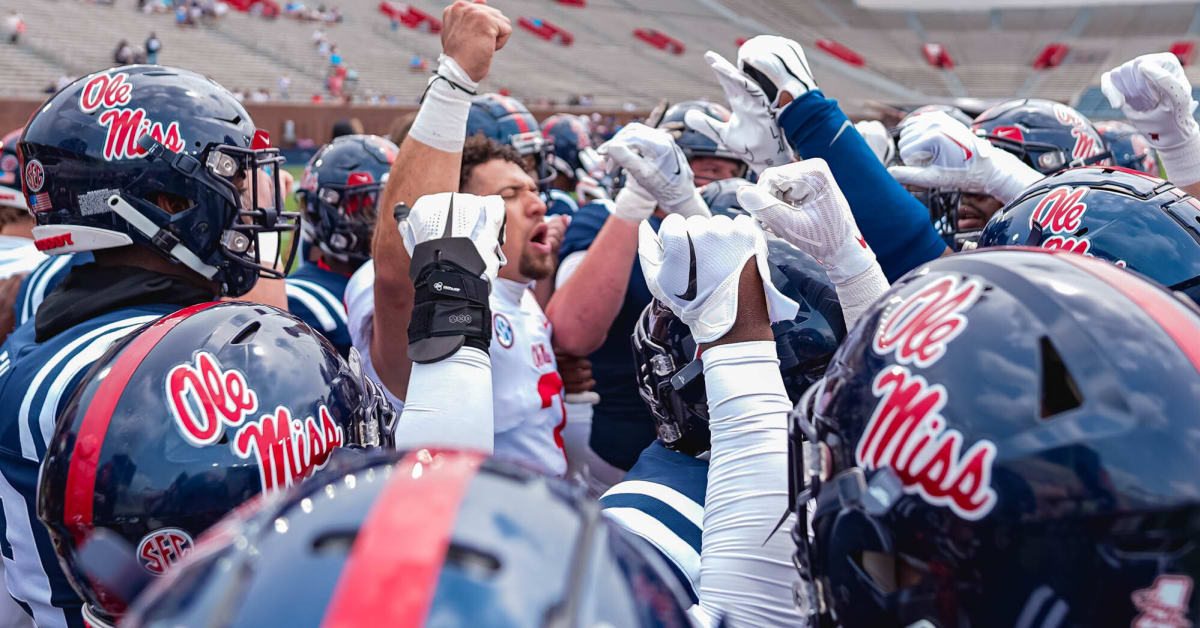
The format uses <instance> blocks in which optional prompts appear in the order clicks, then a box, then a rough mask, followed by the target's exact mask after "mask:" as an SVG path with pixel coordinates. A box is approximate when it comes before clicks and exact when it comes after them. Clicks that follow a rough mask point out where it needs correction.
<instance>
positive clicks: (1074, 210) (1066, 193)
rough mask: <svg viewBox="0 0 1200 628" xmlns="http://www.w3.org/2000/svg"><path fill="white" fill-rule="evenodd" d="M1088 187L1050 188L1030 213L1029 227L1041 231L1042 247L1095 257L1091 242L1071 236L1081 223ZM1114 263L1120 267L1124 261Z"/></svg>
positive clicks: (1064, 186) (1085, 210) (1080, 237)
mask: <svg viewBox="0 0 1200 628" xmlns="http://www.w3.org/2000/svg"><path fill="white" fill-rule="evenodd" d="M1088 189H1089V188H1086V187H1077V188H1073V187H1071V186H1068V185H1063V186H1059V187H1056V188H1054V189H1053V190H1050V192H1049V193H1048V194H1046V195H1045V196H1043V197H1042V198H1041V200H1039V201H1038V204H1037V206H1035V207H1034V208H1033V213H1032V214H1030V216H1029V228H1030V230H1033V229H1038V228H1040V229H1041V230H1042V244H1041V247H1042V248H1043V249H1052V250H1060V251H1070V252H1072V253H1081V254H1083V255H1087V256H1089V257H1094V256H1093V255H1092V253H1091V250H1092V241H1091V240H1089V239H1087V238H1085V237H1082V236H1076V235H1074V234H1076V233H1078V232H1079V230H1080V227H1082V226H1083V215H1084V213H1086V212H1087V208H1088V206H1087V203H1086V202H1085V201H1084V197H1085V196H1086V195H1087V193H1088ZM1114 263H1115V264H1116V265H1117V266H1120V267H1121V268H1124V267H1125V262H1124V260H1118V261H1116V262H1114Z"/></svg>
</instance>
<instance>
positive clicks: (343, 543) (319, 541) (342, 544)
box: [312, 530, 358, 554]
mask: <svg viewBox="0 0 1200 628" xmlns="http://www.w3.org/2000/svg"><path fill="white" fill-rule="evenodd" d="M357 536H358V533H357V532H354V531H352V530H338V531H335V532H326V533H325V534H322V535H321V536H318V537H317V538H316V539H314V540H313V544H312V547H313V551H314V552H316V553H318V554H349V553H350V548H351V547H352V546H353V545H354V539H355V538H356V537H357Z"/></svg>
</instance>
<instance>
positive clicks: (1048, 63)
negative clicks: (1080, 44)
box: [1033, 44, 1070, 70]
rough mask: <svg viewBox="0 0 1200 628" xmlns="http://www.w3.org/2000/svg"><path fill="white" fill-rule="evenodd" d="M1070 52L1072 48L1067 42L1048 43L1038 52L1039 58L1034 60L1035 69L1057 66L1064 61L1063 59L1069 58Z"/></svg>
mask: <svg viewBox="0 0 1200 628" xmlns="http://www.w3.org/2000/svg"><path fill="white" fill-rule="evenodd" d="M1068 52H1070V48H1068V47H1067V45H1066V44H1047V45H1046V47H1045V48H1043V49H1042V51H1041V52H1040V53H1038V56H1037V58H1036V59H1034V60H1033V69H1035V70H1046V69H1049V68H1056V67H1058V64H1060V63H1062V62H1063V59H1066V58H1067V53H1068Z"/></svg>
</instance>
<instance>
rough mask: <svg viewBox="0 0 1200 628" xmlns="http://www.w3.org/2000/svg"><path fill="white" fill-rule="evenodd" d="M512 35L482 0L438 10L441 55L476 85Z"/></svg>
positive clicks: (460, 1) (497, 13)
mask: <svg viewBox="0 0 1200 628" xmlns="http://www.w3.org/2000/svg"><path fill="white" fill-rule="evenodd" d="M511 34H512V22H511V21H510V20H509V19H508V18H507V17H504V14H503V13H501V12H500V10H499V9H496V8H494V7H489V6H488V5H487V4H486V3H485V2H484V1H483V0H476V1H475V2H467V0H458V1H457V2H455V3H454V4H452V5H450V6H448V7H446V9H445V10H444V11H442V53H443V54H445V55H446V56H448V57H450V58H452V59H454V60H455V61H456V62H457V63H458V65H459V66H461V67H462V69H463V70H465V71H466V73H467V75H468V76H470V77H471V80H473V81H475V82H476V83H478V82H479V81H482V80H483V79H484V77H486V76H487V73H488V69H490V68H491V66H492V55H494V54H495V53H496V51H497V50H500V49H501V48H503V47H504V44H505V43H507V42H508V37H509V35H511Z"/></svg>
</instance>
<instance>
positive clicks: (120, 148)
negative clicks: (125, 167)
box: [79, 72, 184, 161]
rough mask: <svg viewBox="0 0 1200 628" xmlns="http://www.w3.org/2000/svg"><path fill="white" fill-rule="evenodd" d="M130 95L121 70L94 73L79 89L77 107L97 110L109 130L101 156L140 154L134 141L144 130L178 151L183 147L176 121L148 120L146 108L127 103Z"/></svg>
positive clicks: (98, 119)
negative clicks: (80, 89) (112, 72)
mask: <svg viewBox="0 0 1200 628" xmlns="http://www.w3.org/2000/svg"><path fill="white" fill-rule="evenodd" d="M132 96H133V85H132V84H130V83H129V75H128V74H126V73H124V72H117V73H115V74H108V73H100V74H97V75H95V76H93V77H92V78H91V79H89V80H88V82H87V83H86V84H84V86H83V91H81V92H80V93H79V110H80V111H82V112H84V113H96V112H99V115H98V116H97V118H96V119H97V121H98V122H99V123H100V125H101V126H103V127H104V128H105V129H107V131H108V135H107V136H106V137H105V140H104V158H105V159H107V160H110V161H111V160H113V159H134V158H137V157H141V156H142V155H144V154H146V151H145V149H143V148H142V147H140V146H138V145H137V141H138V138H140V137H141V136H142V135H144V134H146V133H149V134H150V135H151V137H153V138H154V139H156V140H158V141H160V142H162V143H163V144H165V145H166V147H167V148H169V149H171V150H173V151H175V152H177V153H178V152H180V151H182V150H183V147H184V142H183V138H181V137H180V135H179V122H178V121H164V120H157V121H155V120H150V119H149V118H147V117H146V110H145V109H142V108H141V107H138V108H136V109H135V108H132V107H129V106H127V105H129V103H130V100H131V98H132Z"/></svg>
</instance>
